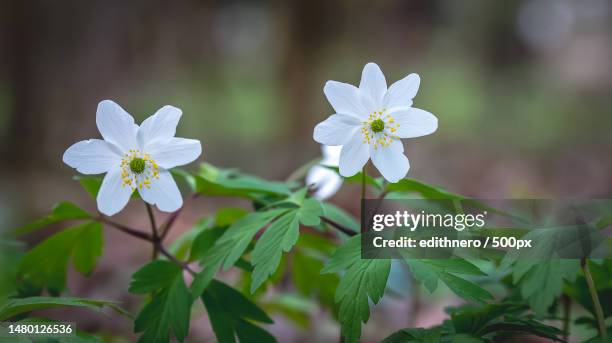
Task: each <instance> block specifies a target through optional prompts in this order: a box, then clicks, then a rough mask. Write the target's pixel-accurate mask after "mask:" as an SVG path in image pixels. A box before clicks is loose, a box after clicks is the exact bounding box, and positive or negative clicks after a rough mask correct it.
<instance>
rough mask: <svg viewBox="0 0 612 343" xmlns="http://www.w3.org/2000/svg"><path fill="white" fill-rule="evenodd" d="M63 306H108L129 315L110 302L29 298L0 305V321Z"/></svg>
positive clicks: (65, 298)
mask: <svg viewBox="0 0 612 343" xmlns="http://www.w3.org/2000/svg"><path fill="white" fill-rule="evenodd" d="M65 306H69V307H84V308H88V309H91V310H96V311H100V310H102V309H103V308H104V307H105V306H108V307H109V308H111V309H113V310H114V311H116V312H117V313H119V314H122V315H126V316H128V317H129V316H130V315H129V313H127V312H126V311H125V310H123V309H121V308H120V307H119V306H117V303H116V302H112V301H106V300H94V299H83V298H70V297H62V298H56V297H29V298H17V299H8V300H7V301H6V302H4V303H3V304H1V305H0V321H6V320H8V319H10V318H13V317H15V316H17V315H19V314H22V313H27V312H31V311H37V310H46V309H50V308H57V307H65Z"/></svg>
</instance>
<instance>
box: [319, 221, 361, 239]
mask: <svg viewBox="0 0 612 343" xmlns="http://www.w3.org/2000/svg"><path fill="white" fill-rule="evenodd" d="M321 220H322V221H323V222H325V223H327V224H329V225H331V226H332V227H334V228H336V229H337V230H338V231H340V232H342V233H344V234H346V235H347V236H350V237H353V236H355V235H356V234H357V233H356V232H355V231H353V230H351V229H349V228H348V227H346V226H344V225H342V224H340V223H338V222H336V221H333V220H331V219H329V218H327V217H321Z"/></svg>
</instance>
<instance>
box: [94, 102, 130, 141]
mask: <svg viewBox="0 0 612 343" xmlns="http://www.w3.org/2000/svg"><path fill="white" fill-rule="evenodd" d="M96 124H97V125H98V130H99V131H100V133H101V134H102V137H104V140H105V141H107V142H110V143H113V144H115V145H116V146H118V147H119V148H121V149H122V150H123V151H127V150H129V149H135V148H137V147H138V145H137V143H136V132H137V131H138V125H136V124H135V123H134V118H133V117H132V116H131V115H129V114H128V113H127V112H126V111H125V110H124V109H123V108H121V106H119V105H117V104H116V103H114V102H113V101H110V100H103V101H100V103H99V104H98V110H97V112H96Z"/></svg>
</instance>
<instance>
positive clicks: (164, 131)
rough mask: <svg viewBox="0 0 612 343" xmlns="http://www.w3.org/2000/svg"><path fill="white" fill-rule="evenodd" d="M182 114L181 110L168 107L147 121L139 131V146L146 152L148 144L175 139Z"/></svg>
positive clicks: (161, 109) (158, 111)
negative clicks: (158, 140)
mask: <svg viewBox="0 0 612 343" xmlns="http://www.w3.org/2000/svg"><path fill="white" fill-rule="evenodd" d="M182 113H183V112H182V111H181V110H180V109H178V108H176V107H174V106H170V105H166V106H164V107H162V108H160V109H159V110H157V112H155V114H153V115H152V116H150V117H149V118H147V119H145V121H143V122H142V124H141V125H140V128H139V129H138V144H139V145H140V147H141V148H142V149H144V150H146V149H147V143H150V142H152V141H154V140H156V139H161V140H165V139H169V138H172V137H174V135H175V134H176V126H177V125H178V122H179V120H180V119H181V115H182Z"/></svg>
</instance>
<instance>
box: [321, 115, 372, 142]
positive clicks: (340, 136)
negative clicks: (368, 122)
mask: <svg viewBox="0 0 612 343" xmlns="http://www.w3.org/2000/svg"><path fill="white" fill-rule="evenodd" d="M360 125H361V122H360V121H359V120H358V119H356V118H355V117H352V116H349V115H346V114H333V115H331V116H329V118H327V119H325V120H324V121H322V122H320V123H319V124H317V126H315V128H314V133H313V139H314V140H315V141H316V142H318V143H321V144H325V145H343V144H344V143H346V142H347V141H348V140H349V139H350V138H351V136H352V135H353V133H354V132H355V131H357V129H358V128H359V126H360Z"/></svg>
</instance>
